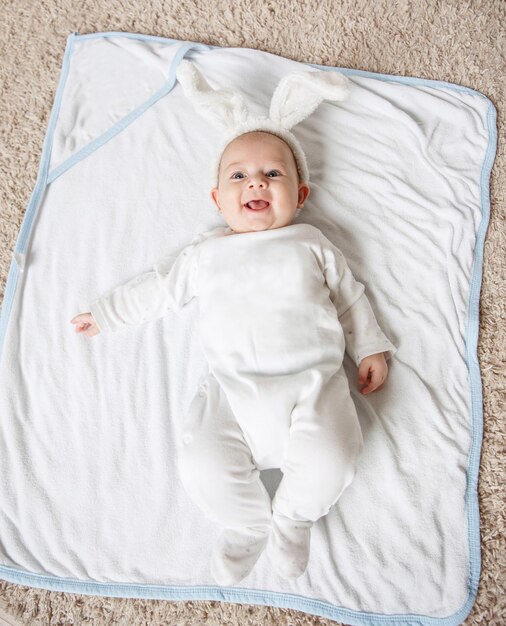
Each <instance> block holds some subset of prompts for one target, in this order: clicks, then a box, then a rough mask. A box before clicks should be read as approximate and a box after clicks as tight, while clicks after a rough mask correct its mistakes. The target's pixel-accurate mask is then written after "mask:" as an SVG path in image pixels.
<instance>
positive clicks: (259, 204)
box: [243, 200, 271, 211]
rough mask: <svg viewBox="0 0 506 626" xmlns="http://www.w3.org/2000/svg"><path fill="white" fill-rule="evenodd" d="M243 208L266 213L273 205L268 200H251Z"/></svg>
mask: <svg viewBox="0 0 506 626" xmlns="http://www.w3.org/2000/svg"><path fill="white" fill-rule="evenodd" d="M243 206H244V207H245V208H246V209H249V210H250V211H265V210H266V209H268V208H269V207H270V206H271V203H270V202H267V200H251V201H250V202H247V203H246V204H244V205H243Z"/></svg>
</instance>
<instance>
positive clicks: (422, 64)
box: [0, 0, 506, 626]
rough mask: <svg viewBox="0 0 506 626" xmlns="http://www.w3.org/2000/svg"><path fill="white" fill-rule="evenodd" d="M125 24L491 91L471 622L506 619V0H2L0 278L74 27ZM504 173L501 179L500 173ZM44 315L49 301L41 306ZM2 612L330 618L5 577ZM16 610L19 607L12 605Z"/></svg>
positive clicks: (34, 620)
mask: <svg viewBox="0 0 506 626" xmlns="http://www.w3.org/2000/svg"><path fill="white" fill-rule="evenodd" d="M101 31H124V32H135V33H142V34H151V35H159V36H162V37H170V38H173V39H183V40H191V41H200V42H204V43H208V44H212V45H218V46H234V47H239V46H240V47H247V48H258V49H261V50H265V51H267V52H271V53H274V54H278V55H282V56H285V57H287V58H290V59H294V60H296V61H302V62H312V63H318V64H322V65H331V66H339V67H348V68H354V69H361V70H368V71H372V72H379V73H385V74H397V75H403V76H416V77H420V78H428V79H434V80H442V81H448V82H452V83H458V84H460V85H465V86H467V87H471V88H472V89H476V90H477V91H480V92H482V93H483V94H485V95H486V96H488V97H489V98H490V99H491V100H492V102H493V103H494V104H495V106H496V108H497V111H498V118H497V124H498V130H499V142H498V148H497V156H496V160H495V165H494V169H493V171H492V179H491V218H490V225H489V228H488V233H487V238H486V242H485V254H484V275H483V284H482V290H481V307H480V311H481V320H480V338H479V360H480V364H481V372H482V382H483V398H484V400H483V402H484V405H483V409H484V437H483V446H482V457H481V466H480V480H479V498H480V513H481V545H482V573H481V578H480V587H479V592H478V598H477V601H476V603H475V606H474V608H473V610H472V613H471V614H470V616H469V617H468V618H467V620H466V621H465V622H464V624H466V625H467V626H469V625H471V624H480V625H483V626H485V625H486V626H504V625H505V624H506V593H505V591H506V589H505V587H506V585H505V579H506V576H505V572H506V550H505V524H506V516H505V508H506V507H505V493H504V485H505V480H504V478H505V458H506V457H505V454H504V452H505V448H506V446H505V443H506V436H505V420H504V406H505V398H504V396H505V394H504V391H505V378H504V365H505V364H504V360H505V359H504V356H505V345H506V332H505V330H506V324H505V317H506V315H505V301H504V294H505V292H506V284H505V280H504V277H505V275H506V272H505V265H506V263H505V254H504V250H505V248H506V233H505V226H504V225H505V223H506V216H505V203H504V201H505V192H504V171H505V166H506V154H505V141H504V134H503V131H504V107H505V104H506V99H505V92H504V85H505V69H506V63H505V56H506V55H505V43H506V4H505V2H504V1H502V0H342V1H338V0H318V1H309V0H257V1H256V2H250V1H248V0H234V1H230V2H226V1H222V0H195V1H193V2H192V1H191V0H110V1H108V2H107V1H106V0H103V1H102V2H100V1H98V0H80V2H75V0H43V1H42V2H36V1H35V0H2V2H1V3H0V49H1V66H0V76H1V82H0V84H1V117H0V137H1V152H0V155H1V156H0V167H1V170H0V172H1V174H0V194H1V213H0V237H1V251H0V289H1V293H2V297H3V292H4V290H5V284H6V279H7V273H8V269H9V265H10V260H11V256H12V252H13V250H14V246H15V243H16V239H17V236H18V233H19V230H20V227H21V223H22V220H23V216H24V213H25V210H26V207H27V205H28V201H29V198H30V194H31V192H32V190H33V188H34V186H35V181H36V178H37V171H38V165H39V159H40V156H41V152H42V145H43V141H44V136H45V133H46V129H47V124H48V120H49V114H50V111H51V106H52V104H53V99H54V95H55V91H56V88H57V84H58V80H59V76H60V68H61V65H62V61H63V53H64V50H65V44H66V38H67V36H68V35H69V34H70V33H71V32H78V33H80V34H84V33H92V32H101ZM501 182H502V184H501ZM41 314H43V311H41ZM0 604H1V606H2V608H3V610H4V612H5V615H4V616H3V617H2V615H1V614H0V623H2V619H4V620H5V623H8V624H11V623H12V624H13V623H19V624H23V625H30V626H43V625H51V626H67V625H82V624H89V625H93V626H105V625H108V626H116V625H121V626H125V625H128V626H141V625H143V626H166V625H169V624H170V625H178V626H184V625H192V626H197V625H199V624H209V625H216V626H218V625H220V626H223V625H232V624H233V625H240V626H260V625H262V626H269V625H273V626H274V625H276V626H283V625H291V626H302V625H304V626H309V625H310V624H311V625H315V624H320V625H330V624H335V623H336V622H333V621H331V620H328V619H323V618H317V617H313V616H311V615H307V614H304V613H300V612H297V611H292V610H287V609H277V608H270V607H264V606H246V605H234V604H224V603H219V602H211V601H209V602H208V601H204V602H168V601H159V600H131V599H116V598H101V597H89V596H79V595H73V594H66V593H57V592H49V591H44V590H39V589H31V588H28V587H23V586H19V585H14V584H10V583H6V582H3V581H0ZM8 616H13V617H8Z"/></svg>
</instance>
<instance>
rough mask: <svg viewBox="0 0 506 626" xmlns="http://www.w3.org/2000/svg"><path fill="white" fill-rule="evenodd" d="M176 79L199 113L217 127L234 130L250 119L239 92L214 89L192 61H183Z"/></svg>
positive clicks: (178, 68)
mask: <svg viewBox="0 0 506 626" xmlns="http://www.w3.org/2000/svg"><path fill="white" fill-rule="evenodd" d="M176 77H177V79H178V81H179V82H180V83H181V86H182V88H183V90H184V93H185V95H186V96H187V98H188V99H189V100H191V102H193V105H194V106H195V108H196V109H197V111H198V112H199V113H200V114H201V115H202V116H203V117H205V118H207V119H208V120H209V121H210V122H212V123H213V124H214V125H215V126H218V127H220V128H223V129H229V128H233V127H235V126H237V125H240V124H243V123H244V122H246V121H247V120H248V118H249V117H250V112H249V110H248V107H247V106H246V103H245V101H244V100H243V98H242V96H241V94H240V93H239V92H238V91H234V90H232V89H212V87H210V86H209V84H208V83H207V82H206V80H205V78H204V77H203V76H202V74H201V73H200V72H199V71H198V69H197V68H196V67H195V65H194V64H193V63H192V62H191V61H188V60H186V59H183V60H182V61H181V62H180V63H179V65H178V67H177V69H176Z"/></svg>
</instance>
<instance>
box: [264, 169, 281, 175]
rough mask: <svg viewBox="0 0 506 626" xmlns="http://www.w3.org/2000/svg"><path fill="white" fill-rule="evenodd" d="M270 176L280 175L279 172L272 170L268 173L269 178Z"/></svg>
mask: <svg viewBox="0 0 506 626" xmlns="http://www.w3.org/2000/svg"><path fill="white" fill-rule="evenodd" d="M269 174H276V176H277V175H278V174H279V172H278V171H277V170H271V171H270V172H267V176H268V175H269Z"/></svg>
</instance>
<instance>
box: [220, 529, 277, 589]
mask: <svg viewBox="0 0 506 626" xmlns="http://www.w3.org/2000/svg"><path fill="white" fill-rule="evenodd" d="M268 536H269V529H268V528H266V529H265V531H263V532H252V530H251V529H248V528H245V529H244V530H237V529H232V528H226V529H225V530H224V531H223V533H222V534H221V536H220V537H219V538H218V541H217V542H216V545H215V546H214V549H213V552H212V555H211V574H212V576H213V578H214V580H215V581H216V582H217V583H218V584H219V585H223V586H227V585H234V584H235V583H238V582H239V581H240V580H242V579H243V578H246V576H247V575H248V574H249V573H250V572H251V570H252V569H253V566H254V565H255V563H256V562H257V561H258V559H259V557H260V555H261V554H262V552H263V550H264V548H265V545H266V543H267V538H268Z"/></svg>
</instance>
